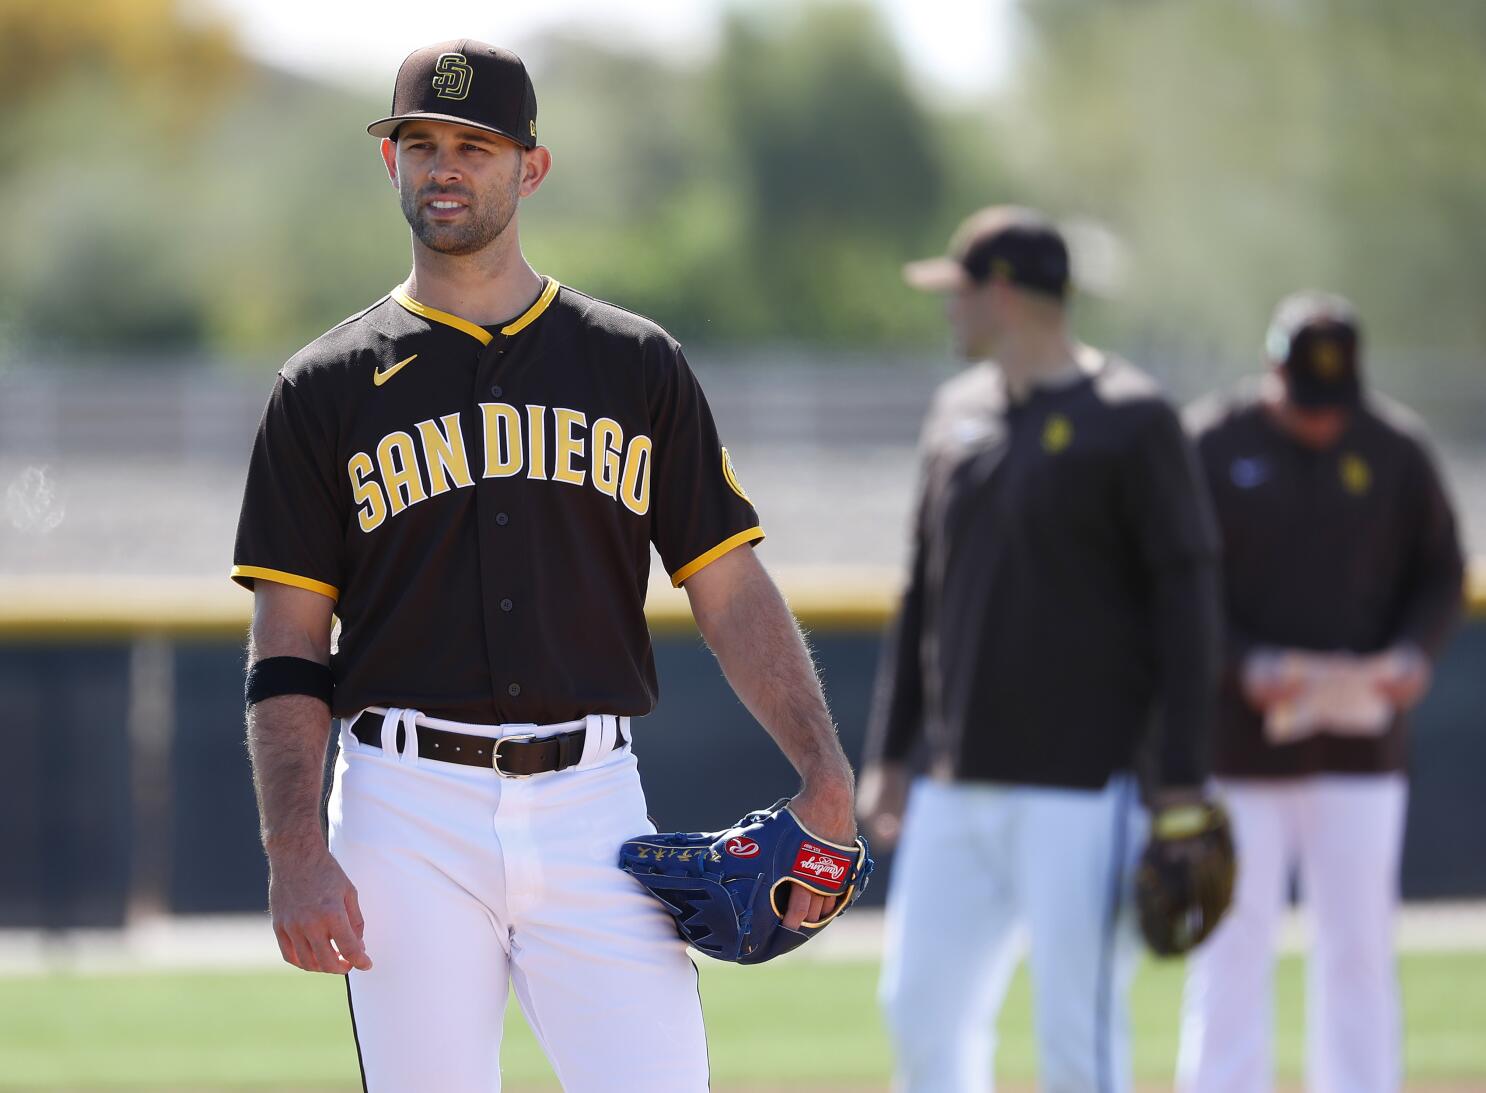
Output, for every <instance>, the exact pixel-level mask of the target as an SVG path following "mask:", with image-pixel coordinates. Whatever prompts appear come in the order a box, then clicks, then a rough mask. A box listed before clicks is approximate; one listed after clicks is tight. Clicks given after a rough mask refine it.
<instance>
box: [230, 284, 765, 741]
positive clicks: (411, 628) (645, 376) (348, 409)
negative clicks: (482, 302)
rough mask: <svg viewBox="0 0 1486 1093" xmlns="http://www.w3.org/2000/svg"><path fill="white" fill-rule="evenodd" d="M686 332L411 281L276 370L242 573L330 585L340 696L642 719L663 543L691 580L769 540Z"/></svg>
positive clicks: (254, 470) (351, 707)
mask: <svg viewBox="0 0 1486 1093" xmlns="http://www.w3.org/2000/svg"><path fill="white" fill-rule="evenodd" d="M763 534H764V533H763V530H762V529H761V528H760V526H759V519H758V514H757V513H756V512H755V511H754V507H753V504H752V503H751V502H750V501H749V499H748V497H747V495H746V494H745V493H744V492H743V489H742V487H741V486H740V485H739V483H738V479H737V477H736V475H735V474H734V472H733V468H732V464H731V462H730V460H729V458H728V453H727V450H726V449H725V448H723V447H722V445H721V443H720V441H719V439H718V435H717V428H716V425H715V424H714V422H713V419H712V413H711V411H710V409H709V408H708V406H707V401H706V399H705V397H704V396H703V394H702V389H701V387H700V386H699V385H698V383H697V380H696V377H695V376H693V374H692V372H691V369H690V368H689V367H688V366H687V363H686V358H685V356H684V355H683V354H682V352H681V347H680V346H679V345H677V343H676V342H675V341H674V340H673V339H672V338H671V337H670V336H669V335H668V334H666V332H665V331H664V330H662V329H661V328H660V327H658V326H657V325H655V324H654V323H652V322H650V321H649V320H647V319H644V318H642V317H640V316H638V315H635V314H632V313H630V312H628V311H625V310H623V309H622V308H619V307H616V306H614V305H612V304H608V303H605V302H603V301H600V300H596V299H594V298H592V297H590V296H586V295H584V294H583V293H581V292H576V291H574V290H573V289H571V288H567V287H561V286H559V285H558V283H557V282H556V281H553V280H550V279H549V280H547V281H546V282H545V285H544V288H543V291H542V292H541V295H540V296H539V297H538V298H537V300H536V301H535V302H534V303H533V304H532V305H531V307H530V308H529V309H528V310H527V311H525V312H524V313H523V314H522V315H520V316H518V317H517V318H515V319H513V320H512V321H510V322H508V323H505V324H501V325H496V326H491V327H481V326H477V325H475V324H473V323H471V322H468V321H466V320H464V319H461V318H459V317H458V316H455V315H450V314H448V313H446V312H442V311H439V310H437V309H434V308H431V307H428V306H426V305H424V304H422V303H420V302H419V301H417V300H414V299H412V298H410V297H409V296H407V295H406V294H405V293H403V292H402V291H401V290H398V291H394V292H393V293H392V294H391V295H389V296H386V297H384V298H383V299H381V300H379V301H378V302H377V303H375V304H373V305H372V306H371V307H369V308H367V309H366V310H365V311H363V312H361V313H360V314H357V315H354V316H352V317H351V318H349V319H347V320H346V321H344V322H342V323H341V324H340V325H338V326H336V327H334V328H333V329H331V330H330V331H328V332H327V333H325V334H324V335H322V336H321V337H319V338H318V339H316V340H315V341H314V342H312V343H311V344H310V345H308V346H306V347H305V348H304V349H302V350H301V351H300V352H299V353H297V354H296V355H295V356H294V357H293V358H292V359H291V360H290V361H289V362H288V363H287V364H286V365H285V366H284V368H283V369H282V370H281V371H280V373H279V376H278V380H277V382H276V383H275V384H274V389H273V393H272V395H271V396H270V398H269V401H268V406H267V408H266V409H265V411H264V413H263V419H262V422H261V423H260V424H259V427H258V435H257V439H256V441H255V443H254V446H253V455H252V461H251V463H250V465H249V469H248V478H247V485H246V488H245V490H244V495H243V506H242V516H241V519H240V521H239V524H238V531H237V545H236V550H235V553H234V563H235V564H234V565H233V567H232V577H233V579H234V580H236V581H238V582H239V583H241V584H243V585H245V586H248V587H252V586H253V584H254V583H255V582H256V581H260V580H268V581H276V582H280V583H283V584H289V585H294V586H297V587H300V588H306V589H311V590H313V591H315V592H319V593H322V594H323V595H326V596H328V597H330V598H331V599H333V600H334V601H335V604H336V606H335V612H336V615H337V616H338V617H339V619H340V634H339V639H338V642H337V645H336V648H335V650H334V651H333V653H332V656H331V669H332V671H333V673H334V676H335V698H334V701H333V704H332V713H334V714H336V715H342V716H343V715H349V714H354V713H356V712H357V711H359V710H361V709H363V708H365V707H367V706H372V705H382V706H402V707H411V708H415V709H419V710H421V711H423V712H424V713H426V714H429V715H431V716H435V717H445V718H450V719H453V720H462V721H470V722H478V723H488V724H503V723H504V724H509V723H537V724H550V723H553V722H560V721H568V720H573V719H576V718H579V717H582V716H585V715H587V714H590V713H610V714H621V715H632V716H633V715H641V714H645V713H648V712H649V711H650V710H651V709H652V708H653V707H654V705H655V701H656V698H657V694H658V687H657V684H656V676H655V662H654V658H653V655H652V652H651V646H650V634H649V630H648V628H647V626H646V622H645V614H644V606H645V592H646V587H647V584H648V580H649V572H650V547H651V544H652V543H654V544H655V547H656V549H657V551H658V552H659V554H660V557H661V560H662V561H663V563H664V564H665V567H666V569H667V571H668V572H669V574H670V577H671V580H672V582H673V583H674V584H676V585H678V586H679V585H680V584H681V583H682V582H683V581H685V580H686V579H687V578H688V577H690V576H692V575H693V574H695V573H696V572H698V571H699V570H700V569H702V568H703V567H704V566H706V565H708V564H709V563H710V562H712V561H714V560H715V559H717V558H719V557H721V556H722V555H723V554H725V553H727V552H728V551H729V550H732V549H733V548H735V547H739V546H742V545H744V544H749V543H753V542H756V541H757V540H760V539H762V538H763Z"/></svg>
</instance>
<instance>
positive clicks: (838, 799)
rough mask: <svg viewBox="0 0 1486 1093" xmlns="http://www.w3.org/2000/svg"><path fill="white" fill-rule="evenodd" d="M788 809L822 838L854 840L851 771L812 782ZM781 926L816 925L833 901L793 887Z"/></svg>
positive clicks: (827, 911)
mask: <svg viewBox="0 0 1486 1093" xmlns="http://www.w3.org/2000/svg"><path fill="white" fill-rule="evenodd" d="M789 807H790V810H791V811H793V812H794V814H795V817H796V818H797V819H798V820H799V821H800V823H801V824H802V825H804V826H805V827H807V828H809V829H810V830H811V831H814V832H815V833H816V834H817V835H819V837H820V838H822V839H829V840H830V841H831V842H833V843H839V844H840V845H843V846H845V845H847V844H849V843H851V842H853V841H854V840H855V839H856V837H857V825H856V816H855V802H854V798H853V793H852V782H851V775H850V772H849V771H847V772H843V773H842V774H839V775H836V776H833V777H828V778H821V779H815V780H812V781H811V782H810V783H808V784H807V785H806V786H805V787H804V788H803V789H801V790H800V792H799V793H797V794H796V795H795V796H794V798H793V799H792V800H791V801H790V805H789ZM791 887H792V889H793V890H792V891H791V892H790V895H789V906H788V907H786V908H785V913H784V925H785V926H787V927H788V928H789V929H791V930H798V929H799V928H800V924H801V923H802V922H819V921H821V919H823V918H825V917H826V916H827V915H829V914H830V913H831V911H832V910H833V909H834V907H835V903H836V900H835V899H833V898H831V897H830V896H822V895H817V894H816V893H814V892H809V891H806V890H805V889H804V888H801V887H799V886H798V885H792V886H791Z"/></svg>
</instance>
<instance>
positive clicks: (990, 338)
mask: <svg viewBox="0 0 1486 1093" xmlns="http://www.w3.org/2000/svg"><path fill="white" fill-rule="evenodd" d="M995 288H996V286H994V285H991V284H984V285H981V284H974V283H970V284H965V285H961V286H960V287H959V288H957V289H955V290H954V291H953V292H951V293H950V294H949V296H947V297H946V302H945V315H946V317H947V318H948V319H949V329H950V337H951V339H952V340H953V341H954V348H955V352H956V353H957V354H959V355H960V356H961V357H962V358H964V359H965V360H969V361H978V360H984V359H986V358H987V357H992V356H995V350H996V341H997V338H998V333H999V330H1000V325H1001V324H1000V323H999V321H998V319H997V314H998V302H997V299H996V297H997V293H996V291H995Z"/></svg>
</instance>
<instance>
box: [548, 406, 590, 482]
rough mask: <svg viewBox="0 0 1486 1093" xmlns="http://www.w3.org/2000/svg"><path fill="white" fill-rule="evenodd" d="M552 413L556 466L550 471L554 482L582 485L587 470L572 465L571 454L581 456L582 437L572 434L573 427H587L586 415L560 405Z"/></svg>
mask: <svg viewBox="0 0 1486 1093" xmlns="http://www.w3.org/2000/svg"><path fill="white" fill-rule="evenodd" d="M552 413H553V414H554V415H555V416H556V418H557V458H556V460H555V462H556V464H557V466H556V468H555V469H554V470H553V471H552V480H553V481H554V482H567V483H570V484H571V485H574V486H581V485H583V479H584V477H585V476H586V474H587V473H588V472H586V471H584V470H583V469H582V468H580V467H575V466H573V456H575V455H576V456H582V455H583V454H584V453H583V448H584V444H583V438H582V437H579V436H574V435H573V427H574V426H577V427H578V428H580V429H586V428H587V427H588V415H587V414H585V413H583V411H581V410H565V409H563V408H562V407H561V406H559V407H557V408H556V409H555V410H553V411H552Z"/></svg>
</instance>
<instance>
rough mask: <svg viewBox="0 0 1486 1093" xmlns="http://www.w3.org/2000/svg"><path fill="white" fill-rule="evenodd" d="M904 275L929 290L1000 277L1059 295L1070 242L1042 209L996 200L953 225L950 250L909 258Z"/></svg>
mask: <svg viewBox="0 0 1486 1093" xmlns="http://www.w3.org/2000/svg"><path fill="white" fill-rule="evenodd" d="M903 279H904V280H905V281H907V282H908V283H909V284H910V285H912V286H913V287H914V288H918V289H923V290H924V291H925V292H950V291H952V290H954V289H957V288H961V287H963V286H966V285H971V284H984V283H986V282H987V281H992V280H1000V281H1005V282H1007V283H1008V284H1012V285H1016V286H1017V287H1018V288H1023V289H1027V290H1028V291H1030V292H1040V293H1043V294H1044V295H1047V296H1055V297H1057V298H1058V299H1060V300H1061V299H1064V298H1065V297H1066V296H1067V295H1068V289H1069V287H1070V282H1071V276H1070V273H1069V262H1068V245H1067V244H1066V243H1065V242H1064V241H1063V236H1062V235H1061V233H1059V231H1058V229H1057V228H1055V227H1054V226H1053V224H1052V222H1051V221H1049V220H1048V219H1047V218H1045V217H1043V216H1042V215H1041V214H1039V213H1036V212H1033V211H1032V210H1031V209H1021V208H1017V207H1015V206H1012V205H995V206H992V207H991V208H989V209H981V210H980V212H978V213H975V214H974V215H973V216H971V217H970V218H969V219H967V220H966V221H965V222H964V223H963V224H961V225H960V226H959V227H958V228H957V229H955V233H954V235H953V236H952V237H951V238H950V241H949V254H948V255H947V256H945V257H942V258H926V259H924V260H923V261H921V262H910V263H908V265H906V266H904V267H903Z"/></svg>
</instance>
